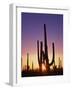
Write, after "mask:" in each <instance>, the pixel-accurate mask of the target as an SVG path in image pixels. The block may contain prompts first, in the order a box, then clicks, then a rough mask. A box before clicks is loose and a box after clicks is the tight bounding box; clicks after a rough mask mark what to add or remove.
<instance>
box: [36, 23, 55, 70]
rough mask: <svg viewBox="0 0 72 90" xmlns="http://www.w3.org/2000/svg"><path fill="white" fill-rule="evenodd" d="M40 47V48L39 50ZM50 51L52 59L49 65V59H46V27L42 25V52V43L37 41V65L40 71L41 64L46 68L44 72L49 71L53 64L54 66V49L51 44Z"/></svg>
mask: <svg viewBox="0 0 72 90" xmlns="http://www.w3.org/2000/svg"><path fill="white" fill-rule="evenodd" d="M39 46H40V48H39ZM52 50H53V57H52V61H51V63H49V57H48V46H47V33H46V25H45V24H44V50H43V42H42V41H41V42H40V45H39V40H37V55H38V63H39V68H40V71H42V64H44V65H45V66H46V71H50V66H51V65H52V64H53V63H54V64H55V62H54V61H55V60H54V59H55V48H54V43H52Z"/></svg>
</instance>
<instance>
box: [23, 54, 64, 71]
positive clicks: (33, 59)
mask: <svg viewBox="0 0 72 90" xmlns="http://www.w3.org/2000/svg"><path fill="white" fill-rule="evenodd" d="M59 57H60V59H61V62H62V67H63V56H62V54H59V55H58V54H57V53H56V55H55V65H56V66H57V67H58V65H59ZM51 60H52V54H49V62H51ZM32 63H33V69H39V65H38V59H37V54H30V55H29V67H30V69H32ZM26 65H27V55H26V54H24V55H23V56H22V70H23V69H25V66H26ZM42 68H43V70H45V66H44V65H43V64H42Z"/></svg>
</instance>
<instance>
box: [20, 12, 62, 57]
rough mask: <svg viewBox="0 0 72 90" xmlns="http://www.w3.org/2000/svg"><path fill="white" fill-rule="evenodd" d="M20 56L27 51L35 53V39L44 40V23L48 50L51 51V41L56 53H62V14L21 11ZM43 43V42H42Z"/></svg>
mask: <svg viewBox="0 0 72 90" xmlns="http://www.w3.org/2000/svg"><path fill="white" fill-rule="evenodd" d="M21 20H22V21H21V25H22V27H21V28H22V32H21V33H22V42H21V44H22V56H23V55H24V54H26V53H27V52H28V53H29V54H33V53H35V54H37V53H36V52H37V40H42V41H44V24H46V32H47V42H48V48H49V50H48V52H49V53H52V51H51V50H52V42H54V43H55V51H56V54H58V55H60V56H61V55H62V54H63V15H61V14H39V13H24V12H22V13H21ZM43 43H44V42H43Z"/></svg>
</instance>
